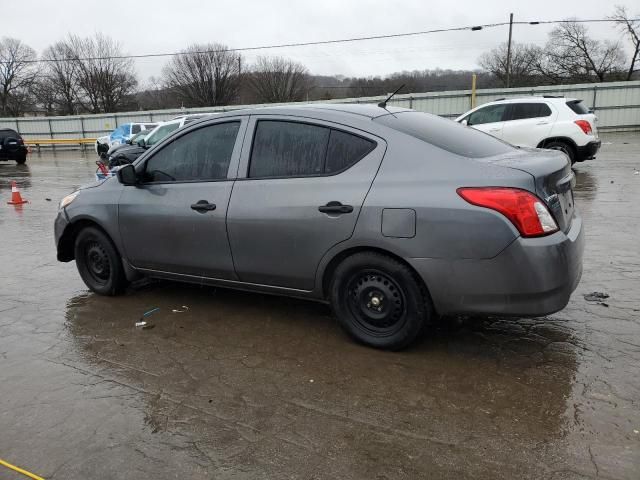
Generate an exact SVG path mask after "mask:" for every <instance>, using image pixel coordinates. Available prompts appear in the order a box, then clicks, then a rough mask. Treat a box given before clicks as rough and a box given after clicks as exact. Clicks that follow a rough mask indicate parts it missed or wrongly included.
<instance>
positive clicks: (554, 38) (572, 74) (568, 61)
mask: <svg viewBox="0 0 640 480" xmlns="http://www.w3.org/2000/svg"><path fill="white" fill-rule="evenodd" d="M545 56H546V59H545V61H544V62H543V63H542V66H544V67H546V68H547V69H550V70H552V72H551V74H552V75H562V76H564V77H565V78H568V79H571V80H574V81H589V82H593V81H600V82H604V81H605V80H608V79H611V78H610V77H612V76H613V77H615V75H619V73H620V72H621V71H622V70H623V53H622V49H621V48H620V44H619V43H617V42H611V41H609V40H605V41H604V42H601V41H599V40H594V39H593V38H591V37H589V35H588V31H587V28H586V27H585V26H584V25H583V24H581V23H577V22H572V21H568V22H566V23H562V24H560V25H558V26H557V27H556V28H554V29H553V30H552V31H551V33H550V34H549V41H548V42H547V46H546V47H545ZM541 73H543V74H545V76H546V75H547V74H548V73H549V72H546V73H545V72H544V71H541Z"/></svg>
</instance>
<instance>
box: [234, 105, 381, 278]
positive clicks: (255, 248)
mask: <svg viewBox="0 0 640 480" xmlns="http://www.w3.org/2000/svg"><path fill="white" fill-rule="evenodd" d="M249 132H252V133H251V135H250V134H249ZM247 138H248V141H250V142H252V145H251V148H250V149H249V148H245V149H244V150H243V155H242V160H241V162H240V174H239V175H238V177H239V178H238V180H237V181H236V183H235V185H234V187H233V194H232V195H231V202H230V204H229V213H228V215H227V229H228V232H229V241H230V243H231V249H232V252H233V259H234V263H235V268H236V273H237V274H238V276H239V277H240V280H242V281H244V282H250V283H257V284H264V285H273V286H282V287H289V288H296V289H300V290H311V289H313V287H314V280H315V273H316V269H317V267H318V264H319V263H320V260H321V258H322V256H323V255H324V254H325V253H326V252H327V251H328V250H329V249H330V248H331V247H332V246H334V245H336V244H337V243H340V242H342V241H344V240H346V239H348V238H349V237H350V236H351V235H352V234H353V230H354V228H355V224H356V220H357V218H358V214H359V212H360V208H361V207H362V204H363V202H364V199H365V196H366V194H367V192H368V191H369V188H370V187H371V183H372V182H373V179H374V177H375V175H376V172H377V171H378V167H379V166H380V162H381V161H382V157H383V156H384V151H385V148H386V144H385V142H384V141H383V140H382V139H380V138H378V137H375V136H372V135H369V134H367V133H365V132H362V131H359V130H354V129H351V128H349V127H345V126H341V125H334V124H330V123H327V122H322V121H315V120H301V119H299V118H296V117H285V116H272V115H264V116H252V120H251V122H250V124H249V130H248V133H247ZM241 177H244V178H241Z"/></svg>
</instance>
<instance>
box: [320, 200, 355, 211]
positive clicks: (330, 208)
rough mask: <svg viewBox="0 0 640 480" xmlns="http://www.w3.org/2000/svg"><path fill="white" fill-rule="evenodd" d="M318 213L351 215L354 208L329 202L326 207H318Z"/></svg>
mask: <svg viewBox="0 0 640 480" xmlns="http://www.w3.org/2000/svg"><path fill="white" fill-rule="evenodd" d="M318 211H320V212H322V213H351V212H353V207H352V206H351V205H343V204H341V203H340V202H329V203H327V204H326V205H321V206H319V207H318Z"/></svg>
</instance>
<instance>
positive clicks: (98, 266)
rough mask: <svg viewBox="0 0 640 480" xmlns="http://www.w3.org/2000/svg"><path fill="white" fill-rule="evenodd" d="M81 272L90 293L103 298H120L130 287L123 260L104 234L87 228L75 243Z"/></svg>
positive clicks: (77, 263) (96, 229)
mask: <svg viewBox="0 0 640 480" xmlns="http://www.w3.org/2000/svg"><path fill="white" fill-rule="evenodd" d="M75 257H76V266H77V267H78V272H79V273H80V276H81V277H82V280H83V281H84V283H85V284H86V285H87V287H89V289H90V290H92V291H94V292H95V293H98V294H100V295H117V294H119V293H121V292H122V291H123V290H124V289H125V288H126V286H127V279H126V277H125V275H124V269H123V267H122V260H121V259H120V255H119V254H118V251H117V250H116V248H115V246H114V245H113V243H112V242H111V239H109V237H108V236H107V235H105V233H104V232H102V231H101V230H99V229H98V228H95V227H86V228H84V229H82V230H81V231H80V233H78V236H77V237H76V242H75Z"/></svg>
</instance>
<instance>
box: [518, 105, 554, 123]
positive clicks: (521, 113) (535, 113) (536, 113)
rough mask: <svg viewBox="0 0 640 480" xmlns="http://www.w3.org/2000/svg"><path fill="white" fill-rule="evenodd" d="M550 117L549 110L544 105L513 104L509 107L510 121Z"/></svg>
mask: <svg viewBox="0 0 640 480" xmlns="http://www.w3.org/2000/svg"><path fill="white" fill-rule="evenodd" d="M549 115H551V109H550V108H549V107H548V106H547V105H546V104H544V103H514V104H512V105H511V115H510V118H509V119H510V120H523V119H525V118H540V117H548V116H549Z"/></svg>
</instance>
